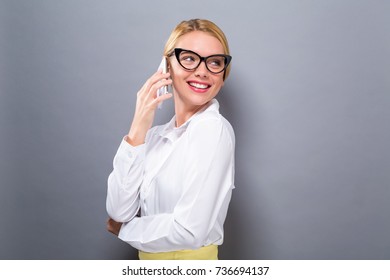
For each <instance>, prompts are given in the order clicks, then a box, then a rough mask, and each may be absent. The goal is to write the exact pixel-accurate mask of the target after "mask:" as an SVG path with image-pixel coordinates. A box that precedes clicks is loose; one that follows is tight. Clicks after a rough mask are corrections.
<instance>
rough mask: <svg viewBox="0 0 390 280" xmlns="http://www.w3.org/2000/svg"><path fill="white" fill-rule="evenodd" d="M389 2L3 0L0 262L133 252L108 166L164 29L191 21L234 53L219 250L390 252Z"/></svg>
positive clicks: (224, 253)
mask: <svg viewBox="0 0 390 280" xmlns="http://www.w3.org/2000/svg"><path fill="white" fill-rule="evenodd" d="M389 3H390V1H372V0H370V1H368V0H367V1H359V0H344V1H340V0H330V1H328V0H327V1H289V0H286V1H275V0H272V1H271V0H269V1H226V0H223V1H222V0H221V1H210V0H206V1H203V0H199V1H182V0H175V1H124V0H122V1H102V0H99V1H97V0H93V1H92V0H83V1H79V0H77V1H76V0H70V1H69V0H68V1H59V0H56V1H49V0H47V1H43V0H36V1H30V0H19V1H13V0H9V1H4V0H3V1H0V62H1V63H0V90H1V92H0V93H1V95H0V159H1V161H0V221H1V226H0V258H1V259H132V258H135V256H136V255H135V250H133V249H132V248H131V247H130V246H129V245H127V244H125V243H123V242H121V241H120V240H118V239H116V237H114V236H113V235H111V234H109V233H107V232H106V229H105V220H106V217H107V216H106V212H105V196H106V180H107V176H108V174H109V173H110V171H111V166H112V159H113V156H114V154H115V152H116V149H117V147H118V145H119V143H120V140H121V138H122V136H123V135H124V134H125V133H126V132H127V130H128V127H129V125H130V121H131V118H132V115H133V109H134V101H135V94H136V92H137V91H138V89H139V88H140V87H141V86H142V84H143V83H144V81H145V80H146V79H147V78H148V77H149V76H150V75H151V74H152V73H153V72H154V71H155V70H156V68H157V66H158V64H159V61H160V57H161V54H162V49H163V46H164V43H165V41H166V39H167V37H168V36H169V34H170V32H171V30H172V29H173V27H174V26H175V25H176V24H177V23H178V22H179V21H181V20H183V19H189V18H195V17H200V18H208V19H211V20H213V21H215V22H216V23H217V24H218V25H219V26H220V27H221V28H222V29H223V30H224V31H225V33H226V35H227V36H228V38H229V40H230V46H231V52H232V55H233V65H232V66H233V67H232V72H231V76H230V78H229V79H228V80H227V82H226V84H225V87H224V89H223V91H222V92H221V93H220V95H219V101H220V103H221V105H222V113H223V114H224V115H225V116H226V117H227V118H228V119H229V120H230V121H231V123H232V125H233V126H234V128H235V132H236V137H237V150H236V152H237V154H236V163H237V169H236V186H237V188H236V190H235V191H234V194H233V200H232V203H231V207H230V210H229V215H228V220H227V222H226V227H225V228H226V240H225V243H224V245H223V246H222V248H221V249H220V251H221V253H220V257H221V258H223V259H390V238H389V236H390V221H389V213H390V203H389V201H390V190H389V189H390V188H389V187H390V186H389V183H390V150H389V143H390V129H389V123H390V112H389V105H390V94H389V93H390V82H389V81H390V80H389V73H390V61H389V60H390V17H389V14H390V4H389ZM171 116H172V104H171V103H170V102H168V103H165V104H164V107H163V108H162V110H160V111H159V112H158V114H157V118H156V124H159V123H164V122H166V121H167V120H168V119H170V118H171Z"/></svg>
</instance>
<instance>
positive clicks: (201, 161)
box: [119, 118, 234, 252]
mask: <svg viewBox="0 0 390 280" xmlns="http://www.w3.org/2000/svg"><path fill="white" fill-rule="evenodd" d="M186 134H187V135H186V137H185V138H184V139H182V143H181V144H182V145H184V146H185V148H184V149H183V150H185V151H186V152H185V154H183V155H182V157H183V159H182V161H181V162H180V163H179V164H181V165H182V169H181V170H183V174H171V176H172V177H174V176H180V178H181V184H182V193H181V196H180V197H179V199H178V202H177V204H176V205H175V207H174V209H173V211H171V212H167V213H159V214H155V215H148V216H143V217H135V218H134V219H132V220H131V221H129V222H128V223H125V224H123V225H122V228H121V230H120V233H119V238H121V239H122V240H124V241H125V242H128V243H129V244H130V245H132V246H133V247H135V248H137V249H139V250H142V251H146V252H162V251H172V250H181V249H195V248H199V247H201V246H204V245H208V244H211V243H213V242H215V241H218V242H222V241H221V240H220V239H221V238H223V223H224V220H225V218H226V212H227V208H228V204H229V202H230V197H231V191H232V189H233V188H234V133H233V130H232V129H231V127H230V124H227V122H226V121H225V120H224V119H222V118H206V119H201V120H197V121H196V122H195V123H194V124H191V125H190V127H189V128H188V130H187V132H186ZM213 231H218V233H217V234H215V233H213ZM221 235H222V237H221Z"/></svg>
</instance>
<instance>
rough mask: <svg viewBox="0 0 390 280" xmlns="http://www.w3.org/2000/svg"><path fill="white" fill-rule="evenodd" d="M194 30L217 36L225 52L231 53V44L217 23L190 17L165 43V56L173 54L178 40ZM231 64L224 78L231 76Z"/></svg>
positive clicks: (178, 26) (180, 24) (174, 30)
mask: <svg viewBox="0 0 390 280" xmlns="http://www.w3.org/2000/svg"><path fill="white" fill-rule="evenodd" d="M192 31H202V32H206V33H208V34H210V35H211V36H213V37H215V38H217V39H218V41H219V42H221V44H222V47H223V50H224V52H225V53H224V54H227V55H230V51H229V45H228V41H227V39H226V36H225V34H224V33H223V31H222V30H221V29H220V28H219V27H218V26H217V25H216V24H215V23H213V22H211V21H209V20H207V19H190V20H184V21H182V22H181V23H179V24H178V25H177V26H176V27H175V29H173V31H172V33H171V35H170V36H169V38H168V40H167V42H166V44H165V48H164V56H166V57H168V56H169V55H171V54H172V52H173V50H174V48H175V46H176V43H177V40H178V39H179V38H180V37H181V36H183V35H185V34H187V33H190V32H192ZM230 66H231V64H229V65H228V67H227V68H226V70H225V73H224V76H223V77H224V80H225V79H226V78H227V77H228V76H229V73H230Z"/></svg>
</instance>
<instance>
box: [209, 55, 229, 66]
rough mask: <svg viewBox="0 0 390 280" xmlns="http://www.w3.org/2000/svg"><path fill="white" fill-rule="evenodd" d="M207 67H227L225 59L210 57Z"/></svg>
mask: <svg viewBox="0 0 390 280" xmlns="http://www.w3.org/2000/svg"><path fill="white" fill-rule="evenodd" d="M207 65H209V67H211V68H221V67H223V66H224V65H225V58H224V57H210V58H209V59H208V60H207Z"/></svg>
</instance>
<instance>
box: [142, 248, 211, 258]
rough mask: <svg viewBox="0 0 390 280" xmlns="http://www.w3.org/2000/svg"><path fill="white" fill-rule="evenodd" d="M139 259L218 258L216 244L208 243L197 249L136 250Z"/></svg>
mask: <svg viewBox="0 0 390 280" xmlns="http://www.w3.org/2000/svg"><path fill="white" fill-rule="evenodd" d="M138 257H139V259H140V260H218V246H217V245H209V246H205V247H201V248H199V249H197V250H180V251H172V252H162V253H147V252H143V251H138Z"/></svg>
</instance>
